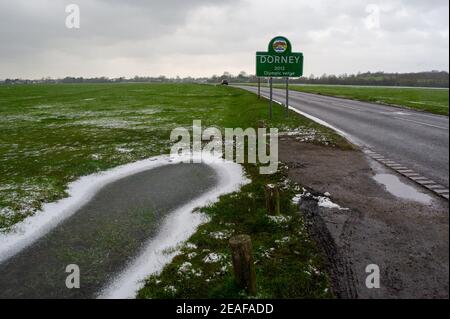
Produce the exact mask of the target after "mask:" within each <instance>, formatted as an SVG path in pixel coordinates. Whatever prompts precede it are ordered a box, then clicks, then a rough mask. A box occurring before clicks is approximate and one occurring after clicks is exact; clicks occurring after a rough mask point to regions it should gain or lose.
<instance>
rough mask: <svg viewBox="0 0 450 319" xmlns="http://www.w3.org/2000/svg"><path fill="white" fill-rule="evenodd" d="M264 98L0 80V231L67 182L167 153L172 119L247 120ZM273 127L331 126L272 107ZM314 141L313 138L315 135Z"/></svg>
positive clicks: (173, 88) (261, 110)
mask: <svg viewBox="0 0 450 319" xmlns="http://www.w3.org/2000/svg"><path fill="white" fill-rule="evenodd" d="M266 118H267V104H266V103H264V102H263V101H260V100H258V99H257V98H256V97H255V95H254V94H251V93H248V92H245V91H243V90H239V89H235V88H231V87H222V86H211V85H194V84H182V85H176V84H73V85H64V84H61V85H17V86H0V131H1V134H0V160H1V166H0V231H7V230H8V229H9V228H10V227H11V226H12V225H14V224H15V223H17V222H19V221H21V220H23V219H24V218H26V217H27V216H30V215H32V214H34V213H35V212H36V211H37V210H39V209H40V208H41V207H42V204H43V203H46V202H53V201H55V200H57V199H60V198H63V197H65V196H66V193H65V191H66V187H67V184H68V183H69V182H71V181H73V180H75V179H77V178H79V177H80V176H84V175H88V174H92V173H95V172H98V171H102V170H105V169H108V168H112V167H115V166H118V165H121V164H125V163H130V162H133V161H136V160H139V159H143V158H147V157H150V156H155V155H159V154H167V153H168V152H169V150H170V146H171V145H172V143H171V142H170V140H169V137H170V132H171V130H172V129H173V128H175V127H180V126H182V127H191V126H192V121H193V120H194V119H200V120H202V124H203V126H204V127H208V126H216V127H219V128H223V127H242V128H246V127H249V126H252V127H254V126H255V125H256V122H257V120H259V119H266ZM267 123H268V125H270V126H273V127H279V128H280V130H290V129H293V128H295V129H298V128H301V129H305V130H317V131H318V132H322V135H321V136H324V137H325V138H324V140H330V141H331V143H336V144H344V143H345V141H343V140H342V139H341V138H339V137H338V136H336V135H335V134H334V133H333V132H331V131H330V130H328V129H325V128H323V127H320V126H319V125H316V124H314V123H312V122H311V121H309V120H307V119H305V118H302V117H299V116H291V117H289V119H285V118H284V116H283V111H282V110H281V109H280V108H275V112H274V118H273V121H267ZM318 142H320V141H318Z"/></svg>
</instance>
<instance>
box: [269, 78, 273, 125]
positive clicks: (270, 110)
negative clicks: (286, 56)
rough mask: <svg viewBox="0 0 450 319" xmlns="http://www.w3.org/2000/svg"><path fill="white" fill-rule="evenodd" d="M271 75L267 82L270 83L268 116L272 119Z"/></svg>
mask: <svg viewBox="0 0 450 319" xmlns="http://www.w3.org/2000/svg"><path fill="white" fill-rule="evenodd" d="M272 82H273V80H272V77H270V78H269V84H270V102H269V116H270V119H272Z"/></svg>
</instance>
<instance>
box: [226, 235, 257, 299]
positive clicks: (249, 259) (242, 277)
mask: <svg viewBox="0 0 450 319" xmlns="http://www.w3.org/2000/svg"><path fill="white" fill-rule="evenodd" d="M229 243H230V248H231V257H232V261H233V270H234V277H235V280H236V283H237V285H238V286H239V287H240V288H241V289H245V290H246V291H247V294H249V295H251V296H254V295H256V272H255V264H254V262H253V253H252V240H251V238H250V236H248V235H237V236H234V237H232V238H231V239H230V241H229Z"/></svg>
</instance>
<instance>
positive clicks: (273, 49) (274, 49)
mask: <svg viewBox="0 0 450 319" xmlns="http://www.w3.org/2000/svg"><path fill="white" fill-rule="evenodd" d="M302 75H303V53H301V52H292V46H291V43H290V42H289V40H288V39H287V38H285V37H281V36H279V37H275V38H273V39H272V40H271V41H270V42H269V48H268V51H267V52H256V76H257V77H269V78H270V80H269V84H270V102H269V105H270V110H269V111H270V112H269V113H270V116H271V118H272V78H273V77H285V78H286V115H287V114H288V108H289V94H288V90H289V78H290V77H301V76H302ZM258 83H259V82H258ZM259 90H260V89H259V84H258V93H259Z"/></svg>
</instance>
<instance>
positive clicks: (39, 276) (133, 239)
mask: <svg viewBox="0 0 450 319" xmlns="http://www.w3.org/2000/svg"><path fill="white" fill-rule="evenodd" d="M217 181H218V176H217V173H216V172H215V171H214V170H213V169H212V168H211V167H209V166H207V165H205V164H176V165H166V166H162V167H158V168H154V169H151V170H148V171H144V172H141V173H137V174H134V175H131V176H128V177H125V178H122V179H120V180H117V181H115V182H112V183H110V184H108V185H106V186H104V187H103V188H102V189H101V190H100V191H99V192H98V193H97V194H96V195H95V196H94V197H93V198H92V199H91V200H90V201H89V202H88V203H87V204H85V205H84V206H83V207H81V208H80V209H79V210H78V211H77V212H76V213H75V214H74V215H72V216H71V217H70V218H68V219H67V220H65V221H64V222H62V223H61V224H60V225H58V226H57V227H56V228H54V229H53V230H52V231H50V232H49V233H48V234H47V235H45V236H44V237H42V238H41V239H39V240H37V241H36V242H35V243H34V244H32V245H30V246H28V247H27V248H25V249H24V250H22V251H21V252H19V253H18V254H17V255H15V256H13V257H11V258H10V259H8V260H7V261H5V262H4V263H2V264H0V299H2V298H92V297H95V296H96V294H97V293H98V292H100V290H101V288H103V287H104V286H105V284H107V283H108V282H110V280H111V279H113V278H114V276H115V275H116V274H118V273H120V272H121V271H122V270H123V269H124V268H125V267H126V265H127V264H128V263H129V262H131V261H132V260H133V259H134V258H135V257H136V256H138V255H139V252H140V251H141V250H142V248H143V247H144V246H143V245H144V244H145V243H146V242H147V241H148V240H149V239H151V238H153V237H154V236H155V235H156V234H157V232H158V229H159V226H160V224H161V222H162V221H163V219H164V217H165V216H166V215H167V214H169V213H170V212H172V211H174V210H175V209H176V208H178V207H180V206H182V205H183V204H185V203H187V202H190V201H191V200H192V199H194V198H197V197H198V196H200V195H202V194H204V193H205V192H207V191H208V190H210V189H212V188H214V187H215V186H216V185H217ZM69 264H76V265H78V266H79V267H80V279H81V288H80V289H67V288H66V285H65V280H66V277H67V276H68V275H69V274H68V273H66V272H65V269H66V266H67V265H69Z"/></svg>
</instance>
